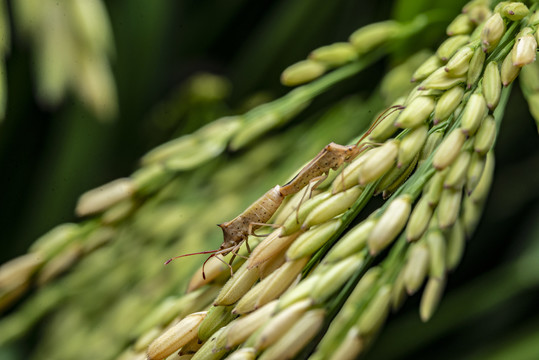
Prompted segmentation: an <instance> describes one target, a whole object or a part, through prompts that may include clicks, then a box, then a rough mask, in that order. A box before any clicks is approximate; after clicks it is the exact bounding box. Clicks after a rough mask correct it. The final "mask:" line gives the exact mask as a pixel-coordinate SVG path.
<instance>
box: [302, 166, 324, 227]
mask: <svg viewBox="0 0 539 360" xmlns="http://www.w3.org/2000/svg"><path fill="white" fill-rule="evenodd" d="M327 178H328V174H324V175H321V176H317V177H315V178H313V179H311V180H310V181H309V183H313V182H314V185H313V186H311V188H310V189H309V186H307V187H306V188H305V192H304V193H303V195H302V196H301V199H300V201H299V204H298V207H297V208H296V223H298V224H299V208H300V207H301V204H303V199H305V195H307V193H309V198H308V199H307V200H309V199H310V198H311V197H312V196H313V191H315V190H316V188H318V186H320V184H322V183H323V182H324V180H326V179H327Z"/></svg>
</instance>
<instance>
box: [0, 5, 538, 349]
mask: <svg viewBox="0 0 539 360" xmlns="http://www.w3.org/2000/svg"><path fill="white" fill-rule="evenodd" d="M61 1H68V0H61ZM13 3H14V1H7V9H8V17H9V18H10V19H12V20H13V19H14V16H13V10H14V9H13V8H14V6H13V5H14V4H13ZM463 4H464V2H463V1H455V2H447V1H442V0H437V1H426V0H424V1H423V0H408V1H405V0H401V1H386V0H381V1H370V2H367V1H357V0H356V1H352V0H334V1H325V0H281V1H269V0H261V1H256V2H249V1H245V0H229V1H217V0H207V1H196V0H193V1H188V0H183V1H142V0H132V1H125V0H111V1H107V2H106V4H105V7H106V10H107V12H108V15H109V19H110V23H111V27H112V34H113V39H114V48H115V51H114V53H113V54H112V56H111V67H112V72H113V76H114V79H115V83H116V90H117V97H118V113H117V116H115V117H114V118H113V119H111V120H109V121H107V120H101V119H99V117H98V116H96V112H95V111H92V109H91V108H89V107H88V106H86V105H85V104H84V103H83V102H81V100H80V97H79V96H77V95H76V94H74V93H73V92H67V93H66V95H65V97H64V98H63V100H62V101H61V102H59V103H58V104H56V105H54V106H51V105H49V104H46V103H43V101H40V100H37V97H36V91H37V90H36V81H37V80H36V76H35V75H36V74H35V66H34V65H35V61H36V48H37V45H36V43H35V42H32V41H28V39H25V38H24V37H23V36H22V35H21V33H20V25H19V24H18V23H17V22H16V21H11V25H10V28H11V39H12V43H11V51H10V54H9V55H8V56H7V58H6V59H5V73H6V75H7V89H8V102H7V110H6V116H5V119H4V121H3V123H1V124H0V169H2V176H0V188H1V189H3V191H1V192H0V204H1V206H0V222H1V226H0V239H1V240H0V263H3V262H5V261H7V260H9V259H11V258H13V257H15V256H17V255H21V254H24V253H25V252H26V250H27V249H28V247H29V245H30V244H31V243H32V242H33V241H34V240H35V239H36V238H38V237H39V236H40V235H42V234H43V233H45V232H46V231H48V230H49V229H51V228H52V227H54V226H55V225H58V224H60V223H65V222H71V221H78V220H77V219H76V217H75V216H74V212H73V209H74V208H75V205H76V201H77V198H78V196H79V195H80V194H82V193H83V192H84V191H86V190H88V189H90V188H93V187H96V186H99V185H101V184H103V183H105V182H108V181H111V180H113V179H116V178H119V177H124V176H128V175H129V174H131V173H132V172H133V171H134V170H135V169H136V168H137V164H138V160H139V159H140V157H141V156H142V155H143V154H144V153H145V152H147V151H148V150H150V149H152V148H153V147H155V146H157V145H159V144H161V143H163V142H165V141H167V140H169V139H171V138H173V137H176V136H179V135H181V134H187V133H191V132H192V131H194V130H196V129H197V128H199V127H200V126H202V125H204V124H205V123H208V122H210V121H212V120H215V119H216V118H218V117H220V116H224V115H229V114H237V113H241V112H243V111H244V110H245V109H248V108H249V107H250V106H252V105H249V102H250V103H251V104H256V103H259V102H261V101H264V100H269V99H274V98H277V97H279V96H281V95H283V94H285V93H286V92H287V91H288V90H287V89H286V88H284V87H283V86H282V85H280V83H279V76H280V73H281V71H282V70H283V69H284V68H285V67H286V66H288V65H290V64H292V63H294V62H296V61H298V60H301V59H303V58H305V56H306V55H307V54H308V53H309V52H310V50H312V49H314V48H316V47H319V46H321V45H325V44H329V43H332V42H336V41H343V40H345V39H346V38H347V37H348V35H349V34H350V33H351V32H352V31H354V30H355V29H356V28H358V27H360V26H363V25H365V24H368V23H372V22H375V21H381V20H385V19H388V18H396V19H399V20H410V19H412V18H413V17H414V16H415V15H416V14H417V13H419V12H422V11H426V10H431V9H441V11H442V12H443V13H444V14H447V19H446V21H445V22H444V21H440V22H437V23H435V24H432V25H431V26H430V27H429V28H428V29H427V31H425V32H423V33H422V34H420V35H419V36H416V37H415V38H414V39H412V40H411V41H409V42H407V43H406V44H403V45H402V46H400V47H399V48H397V49H396V50H395V51H394V52H393V53H392V54H391V55H390V56H389V57H386V58H384V59H383V60H382V61H380V62H378V63H376V64H375V65H374V66H372V67H371V68H370V69H368V70H367V71H365V72H363V73H361V74H359V75H357V76H355V77H354V78H352V79H350V80H347V81H345V82H344V83H342V85H339V86H338V87H336V88H335V89H332V90H331V91H329V92H328V93H326V94H324V95H323V96H321V97H320V98H319V99H317V100H316V101H315V102H314V103H313V104H312V105H311V106H310V107H309V108H308V109H307V110H306V111H305V112H304V113H302V114H301V115H300V116H299V117H297V118H296V119H294V120H293V121H292V122H291V123H290V124H288V125H287V126H285V127H284V128H282V129H280V130H278V131H274V132H273V133H272V134H270V135H269V138H273V139H278V138H279V134H280V133H286V132H287V131H289V132H292V131H295V130H294V129H297V128H299V127H300V126H304V129H309V127H310V125H309V124H308V123H306V122H308V121H312V119H313V118H316V117H317V116H319V115H320V114H323V113H324V111H327V109H329V108H330V107H331V105H332V104H334V103H336V102H338V101H340V99H343V98H349V97H350V96H356V97H358V98H360V99H362V100H361V101H365V102H366V104H367V105H366V106H367V107H368V102H367V99H369V98H370V96H371V94H375V92H376V91H377V90H376V89H377V84H378V83H379V82H380V80H381V79H382V77H383V76H384V74H385V73H386V72H387V71H388V69H390V68H391V67H392V66H393V65H396V64H399V63H400V62H402V61H403V60H404V59H406V58H407V57H408V56H410V55H412V54H414V53H415V52H417V51H419V50H421V49H424V48H428V49H435V47H436V46H437V45H438V44H439V43H440V42H441V41H442V39H443V38H444V36H445V35H444V31H445V26H447V24H448V23H449V21H450V20H451V19H452V18H453V17H454V16H456V15H457V14H458V12H459V11H460V8H461V7H462V5H463ZM15 20H16V18H15ZM45 29H46V28H45ZM60 56H61V55H60ZM201 72H205V73H212V74H215V75H218V76H219V77H218V78H210V80H208V81H215V82H216V85H215V86H214V87H213V89H216V90H215V93H214V94H208V93H207V92H202V93H200V92H197V90H196V89H197V87H196V86H197V85H196V82H193V80H192V79H193V76H194V75H195V74H197V73H201ZM198 79H200V77H198ZM363 110H364V111H366V112H371V111H372V112H374V111H376V110H377V109H375V108H372V109H369V108H365V109H363ZM351 119H352V121H353V115H352V116H351ZM301 124H304V125H301ZM335 126H344V129H341V135H340V136H341V137H342V138H340V139H335V138H330V137H328V136H327V134H328V133H327V132H326V131H325V130H324V128H321V127H319V128H320V133H317V134H311V135H312V136H313V137H315V138H317V139H318V140H319V141H320V142H321V144H322V145H323V144H325V143H328V142H330V141H337V140H338V141H342V142H346V141H348V140H349V139H347V137H346V136H349V137H352V136H351V135H352V134H355V133H357V131H355V132H350V131H349V130H348V129H347V128H346V127H350V128H354V127H353V126H351V125H347V124H346V123H343V122H339V121H335ZM355 126H356V127H357V126H358V125H357V124H356V125H355ZM312 129H313V131H315V130H316V129H317V128H316V127H315V126H314V125H313V127H312ZM354 129H356V128H354ZM296 132H297V131H296ZM298 144H301V138H300V139H299V140H298ZM298 147H299V146H298ZM291 149H294V148H293V147H291ZM315 149H316V147H315ZM294 151H295V152H293V151H290V152H284V153H282V154H280V156H282V157H283V158H285V157H286V158H288V157H290V158H293V157H297V161H296V163H295V166H299V164H301V163H302V162H303V161H305V160H306V159H308V158H309V156H312V155H314V154H310V153H309V152H305V153H304V152H303V151H302V149H301V148H296V149H294ZM309 151H311V150H309ZM314 153H316V150H314ZM238 156H242V153H240V154H232V153H227V154H224V155H223V156H222V159H223V160H224V161H225V164H226V162H228V161H232V160H234V159H235V158H237V157H238ZM496 157H497V163H496V173H495V181H494V184H493V189H492V193H491V196H490V199H489V201H488V203H487V205H486V210H485V214H484V217H483V219H482V221H481V223H480V225H479V228H478V230H477V234H476V236H475V237H474V239H473V241H471V242H470V243H469V246H468V249H467V252H466V254H465V257H464V260H463V263H462V264H461V266H460V267H459V268H458V270H457V271H456V272H455V273H453V274H451V276H450V277H449V284H448V288H447V291H446V297H445V299H444V301H443V302H442V305H441V307H440V310H439V313H438V314H437V315H435V317H434V319H433V320H432V321H431V322H430V323H429V324H427V325H423V324H420V320H419V317H418V316H417V307H418V299H417V297H413V298H411V299H410V300H408V302H407V304H406V305H405V307H404V309H403V310H402V311H401V312H399V313H398V314H396V315H395V316H393V317H391V318H390V320H389V323H388V325H387V328H386V330H385V332H383V334H382V335H381V338H380V339H379V342H378V343H377V344H376V345H375V347H374V349H373V350H372V351H371V352H370V353H369V355H368V358H369V359H370V358H372V359H390V358H391V359H407V358H416V359H417V358H436V359H445V358H499V359H507V358H511V359H515V358H519V359H533V358H538V357H537V356H539V313H538V312H537V305H536V304H537V303H538V301H539V286H538V284H539V275H538V274H539V201H538V199H539V187H538V186H537V185H538V184H539V141H538V135H537V129H536V127H535V124H534V122H533V119H532V118H531V116H530V115H529V112H528V109H527V105H526V102H525V100H524V98H523V97H522V94H521V93H520V90H519V88H518V86H515V87H514V88H513V94H512V96H511V99H510V103H509V106H508V109H507V112H506V117H505V119H504V121H503V124H502V128H501V134H500V136H499V139H498V143H497V145H496ZM284 161H285V160H283V162H284ZM276 163H277V165H278V164H280V163H281V161H280V160H277V161H276ZM292 168H294V166H290V169H292ZM265 170H266V171H270V170H271V169H269V168H267V169H265ZM186 176H188V174H187V175H186ZM234 176H242V174H241V173H234ZM196 179H197V180H196V181H204V180H200V179H201V177H200V176H199V177H197V178H196ZM202 179H203V178H202ZM268 181H269V180H268ZM244 201H245V202H248V200H244ZM223 220H224V219H223ZM208 231H213V232H215V233H217V230H216V229H210V230H208ZM217 235H219V234H216V236H217ZM193 246H194V248H197V247H196V245H193ZM171 255H174V254H171ZM162 260H163V259H161V258H156V259H155V261H156V262H157V263H160V262H161V261H162ZM145 261H148V260H147V259H146V260H145ZM117 295H118V296H121V295H122V293H121V292H120V293H118V294H117ZM11 311H17V307H16V306H15V307H14V308H12V309H11ZM0 321H2V320H1V319H0ZM44 322H46V319H45V321H44ZM44 322H42V323H41V325H40V326H38V327H36V328H35V330H34V331H33V332H31V333H30V335H28V336H26V337H25V338H24V339H23V340H22V341H20V342H18V343H17V344H16V345H15V348H17V349H18V350H14V351H13V352H10V353H11V354H16V355H13V356H24V354H27V353H28V352H31V350H30V349H32V348H33V347H34V346H35V344H36V343H37V342H38V341H39V338H40V336H41V333H40V331H42V330H40V329H43V326H44V325H43V324H44ZM96 331H98V330H96ZM15 358H17V357H15Z"/></svg>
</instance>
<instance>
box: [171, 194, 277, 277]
mask: <svg viewBox="0 0 539 360" xmlns="http://www.w3.org/2000/svg"><path fill="white" fill-rule="evenodd" d="M283 200H284V195H283V194H282V192H281V187H280V186H279V185H276V186H275V187H273V188H272V189H270V190H269V191H268V192H266V193H265V194H264V195H262V196H261V197H260V198H259V199H258V200H256V201H255V202H254V203H252V204H251V206H249V207H248V208H247V209H246V210H245V211H244V212H242V213H241V214H239V215H238V216H236V217H235V218H234V219H232V220H230V221H227V222H224V223H222V224H218V226H219V227H220V228H221V229H222V230H223V236H224V241H223V243H222V244H221V246H220V247H219V249H216V250H209V251H201V252H196V253H192V254H185V255H180V256H176V257H174V258H172V259H169V260H167V261H166V262H165V265H166V264H168V263H170V262H171V261H172V260H174V259H178V258H181V257H184V256H191V255H198V254H211V255H210V256H209V257H208V258H207V259H206V261H204V264H203V265H202V277H203V278H204V279H206V275H205V274H204V266H205V265H206V263H207V262H208V260H209V259H211V258H212V257H214V256H216V255H220V254H221V255H226V254H228V253H230V252H231V253H233V254H234V256H232V258H231V259H230V261H229V262H228V263H226V262H225V264H226V265H227V266H228V267H229V268H230V271H231V273H232V265H231V264H232V262H233V261H234V259H235V258H236V256H239V255H238V250H239V249H240V246H241V244H242V243H243V242H244V241H245V245H246V246H247V251H248V252H251V249H250V248H249V243H248V242H247V239H248V237H249V235H253V234H254V231H255V230H256V229H258V228H260V227H261V226H276V225H272V224H267V222H268V221H269V219H271V217H272V216H273V214H274V213H275V211H277V209H278V208H279V206H280V205H281V203H282V202H283ZM218 259H219V260H221V261H222V259H221V258H218Z"/></svg>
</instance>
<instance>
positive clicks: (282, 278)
mask: <svg viewBox="0 0 539 360" xmlns="http://www.w3.org/2000/svg"><path fill="white" fill-rule="evenodd" d="M538 20H539V16H537V15H536V14H530V11H529V9H528V8H527V7H526V6H525V5H524V4H522V3H509V2H503V3H500V4H499V5H498V6H497V7H496V8H495V9H494V11H492V10H490V9H489V8H488V6H487V5H486V4H485V2H483V1H473V2H471V3H469V4H468V5H466V7H465V8H464V10H463V13H462V14H461V15H459V16H458V17H457V18H456V19H455V20H454V21H453V22H452V23H451V24H450V25H449V27H448V29H447V33H448V35H449V36H450V37H449V39H448V40H446V41H445V42H444V43H443V44H442V45H440V47H439V48H438V50H437V52H436V54H435V55H433V56H432V57H430V58H429V59H428V60H426V61H425V62H424V63H423V64H422V65H421V66H420V67H419V68H418V69H417V71H416V72H415V73H414V75H413V81H416V82H418V85H417V87H416V88H415V89H414V90H413V91H412V92H411V93H410V94H409V96H408V97H407V98H405V99H400V100H398V101H397V102H396V104H402V105H404V109H400V108H399V109H398V110H397V111H394V112H392V113H389V114H388V115H386V116H385V117H384V118H383V120H382V121H381V122H380V123H379V124H378V125H377V126H376V127H375V128H374V130H373V131H372V133H371V134H370V135H369V137H368V138H367V140H366V143H367V144H370V145H371V146H370V148H369V150H368V151H366V152H364V153H362V154H361V155H360V156H358V157H357V158H356V159H354V160H353V161H351V162H350V163H349V164H347V166H346V167H345V168H344V169H343V170H342V172H341V173H340V174H339V175H334V176H332V177H331V179H332V181H331V182H329V181H328V183H327V186H326V187H325V188H324V190H317V191H315V192H314V193H313V196H312V197H311V198H308V196H305V194H303V191H301V192H299V193H298V194H296V195H294V196H293V197H292V198H291V199H289V201H288V202H286V203H285V204H284V205H283V206H282V207H281V209H280V210H279V212H278V213H277V214H276V216H275V217H274V223H275V224H278V225H281V227H280V228H278V229H277V230H274V231H273V232H272V233H271V234H270V235H269V236H268V237H266V238H265V239H263V240H262V241H261V242H260V243H259V244H258V246H257V247H256V248H255V250H254V251H253V252H252V253H251V254H250V256H249V258H248V260H247V261H245V262H244V263H243V264H242V265H241V267H240V268H239V269H238V270H237V271H236V273H235V274H234V275H233V276H232V277H231V278H230V279H229V280H228V282H226V284H225V285H224V286H223V287H222V288H221V290H220V293H219V295H218V296H217V298H216V299H215V300H214V302H213V306H212V307H211V308H209V309H208V310H207V311H203V312H197V313H194V314H192V315H189V316H186V317H184V318H183V319H181V320H180V319H178V320H179V321H176V322H174V323H172V324H170V325H169V327H168V328H167V329H166V330H165V331H164V332H163V333H162V334H160V335H158V334H157V332H156V331H155V330H154V329H152V330H149V331H148V333H147V334H146V335H145V336H144V337H142V338H141V339H144V340H145V341H146V342H145V343H144V344H145V345H146V343H148V344H149V347H148V350H147V356H148V358H149V359H164V358H167V357H168V358H170V359H174V358H177V357H178V356H179V358H182V359H183V358H186V359H187V358H192V359H220V358H225V357H226V358H227V359H254V358H260V359H288V358H293V357H294V356H296V355H297V354H298V353H299V352H300V351H302V350H303V349H304V348H305V347H306V346H307V345H308V344H309V343H310V341H311V340H312V339H313V338H314V337H315V336H316V335H317V334H318V332H319V331H320V330H321V329H322V328H323V324H324V321H325V320H327V319H331V318H330V317H331V316H335V318H334V319H333V320H332V321H331V323H330V324H329V328H328V329H327V331H326V332H325V334H324V335H323V337H322V339H321V340H320V342H319V344H318V345H317V346H316V348H315V349H314V351H313V348H311V349H310V351H311V352H312V354H311V355H310V357H309V358H310V359H353V358H355V357H357V355H359V354H360V353H361V352H362V351H364V350H365V349H366V347H367V346H368V345H369V343H371V342H372V340H373V339H374V337H375V336H376V334H377V333H378V331H379V330H380V328H381V326H382V325H383V322H384V320H385V318H386V317H387V315H388V313H389V311H390V310H391V309H393V310H397V309H398V308H399V307H400V306H401V304H402V303H403V302H404V300H405V298H406V296H407V295H412V294H414V293H416V292H417V291H418V290H420V289H421V287H422V285H423V283H425V282H426V285H425V287H424V289H423V294H422V297H421V304H420V311H419V312H420V317H421V319H422V320H423V321H427V320H429V319H430V318H431V316H432V315H433V313H434V311H435V309H436V307H437V305H438V302H439V301H440V298H441V295H442V292H443V289H444V284H445V281H446V276H447V272H448V271H450V270H452V269H454V268H455V267H456V266H457V265H458V263H459V261H460V259H461V257H462V254H463V250H464V245H465V240H466V238H469V237H470V236H471V234H472V232H473V230H474V228H475V226H476V224H477V221H478V219H479V217H480V213H481V210H482V206H483V203H484V201H485V198H486V196H487V194H488V190H489V187H490V183H491V180H492V174H493V169H494V159H493V152H492V146H493V144H494V141H495V139H496V133H497V128H498V124H499V120H500V119H499V118H500V117H501V116H502V115H503V108H504V107H505V101H506V100H507V95H508V93H509V91H508V89H507V88H505V89H503V90H502V87H507V86H508V85H509V84H510V83H511V82H512V81H513V80H514V79H515V78H516V76H517V75H518V73H519V71H520V69H521V68H522V67H523V66H525V65H527V64H530V63H532V62H533V61H534V60H535V52H536V48H537V40H536V38H535V36H536V23H537V22H538ZM393 26H394V23H392V22H391V23H381V24H376V25H373V26H372V27H371V28H370V30H369V31H374V29H376V33H377V34H391V33H393V30H392V29H393ZM364 30H367V29H364ZM367 32H368V31H367ZM358 33H361V31H358V32H357V33H356V34H358ZM352 40H354V36H353V37H352ZM357 41H358V43H359V44H361V41H359V40H357ZM354 45H355V42H354V41H351V43H338V44H334V45H331V46H329V47H324V48H321V49H318V50H315V51H314V52H313V53H312V54H311V56H310V59H309V60H306V61H304V62H300V63H298V64H295V65H293V66H292V67H290V68H288V69H287V70H286V71H285V73H283V77H282V79H283V82H284V83H286V84H291V85H293V84H299V83H303V82H306V81H310V80H311V79H312V78H315V77H318V76H320V75H321V74H323V73H324V72H325V71H326V70H327V69H328V68H329V67H330V66H331V65H340V64H341V63H344V62H347V61H352V60H353V59H354V58H355V56H356V54H357V53H356V51H355V50H354V48H353V46H354ZM333 55H335V58H336V59H337V60H338V63H336V61H337V60H335V61H334V60H331V61H330V60H327V59H333ZM327 61H329V65H328V64H327ZM324 62H326V65H324ZM499 104H500V106H499V110H498V111H496V109H497V108H498V105H499ZM395 134H396V136H394V135H395ZM393 136H394V137H393ZM414 171H415V172H414ZM410 174H413V175H412V176H410ZM409 176H410V177H409ZM304 191H307V193H308V190H307V189H305V190H304ZM375 194H383V197H384V198H387V197H390V198H389V200H388V201H387V202H386V203H385V205H383V206H382V207H381V208H380V209H378V210H377V211H375V212H373V213H372V214H371V215H370V216H368V217H367V218H366V219H364V220H363V221H361V222H360V223H359V224H357V225H356V226H354V227H353V228H351V229H349V230H348V231H347V232H346V233H345V234H344V236H342V237H340V234H341V233H342V232H343V231H344V230H345V229H347V226H348V225H349V224H350V222H351V220H352V219H353V218H354V217H355V216H356V215H357V214H358V213H359V211H360V210H361V208H362V207H363V206H364V205H365V204H366V202H368V201H369V199H370V198H371V197H372V196H373V195H375ZM307 198H308V199H307ZM302 199H303V200H302ZM305 199H307V200H306V201H305ZM298 206H299V209H298ZM253 239H254V238H253ZM391 244H395V245H394V246H392V247H391V248H390V249H389V252H388V253H387V256H386V257H385V258H384V259H382V260H381V262H380V263H379V264H378V265H376V266H374V267H372V266H370V263H371V260H372V259H373V257H374V256H376V255H378V254H380V253H382V252H383V251H384V250H386V249H387V248H388V247H389V246H390V245H391ZM227 273H228V270H226V269H224V267H223V266H222V264H220V262H219V261H218V259H210V261H209V263H208V266H207V268H206V278H205V279H203V278H202V275H201V273H200V271H199V272H197V273H196V274H195V275H194V277H193V278H192V280H191V282H190V285H189V289H188V291H189V292H191V291H199V290H198V289H200V288H204V287H205V286H208V284H210V283H212V281H213V280H214V279H215V278H217V277H222V276H226V274H227ZM358 279H359V282H357V280H358ZM189 294H190V293H189ZM189 294H188V295H187V296H189ZM334 312H337V314H336V315H334ZM153 338H155V340H154V339H153ZM152 340H153V341H152ZM140 341H142V340H140ZM139 349H140V347H139ZM176 353H178V355H177V354H176ZM131 354H133V356H135V357H136V355H135V354H134V353H133V352H131ZM306 354H308V352H307V353H306ZM126 356H127V353H126ZM141 356H145V355H141Z"/></svg>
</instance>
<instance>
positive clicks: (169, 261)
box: [165, 249, 221, 265]
mask: <svg viewBox="0 0 539 360" xmlns="http://www.w3.org/2000/svg"><path fill="white" fill-rule="evenodd" d="M220 251H221V250H220V249H217V250H208V251H200V252H196V253H191V254H184V255H179V256H175V257H173V258H171V259H168V260H167V261H165V265H168V264H170V263H171V262H172V261H173V260H176V259H179V258H182V257H186V256H191V255H202V254H213V255H212V256H214V255H216V253H217V254H218V253H220ZM212 256H210V257H212ZM208 259H209V258H208Z"/></svg>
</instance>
